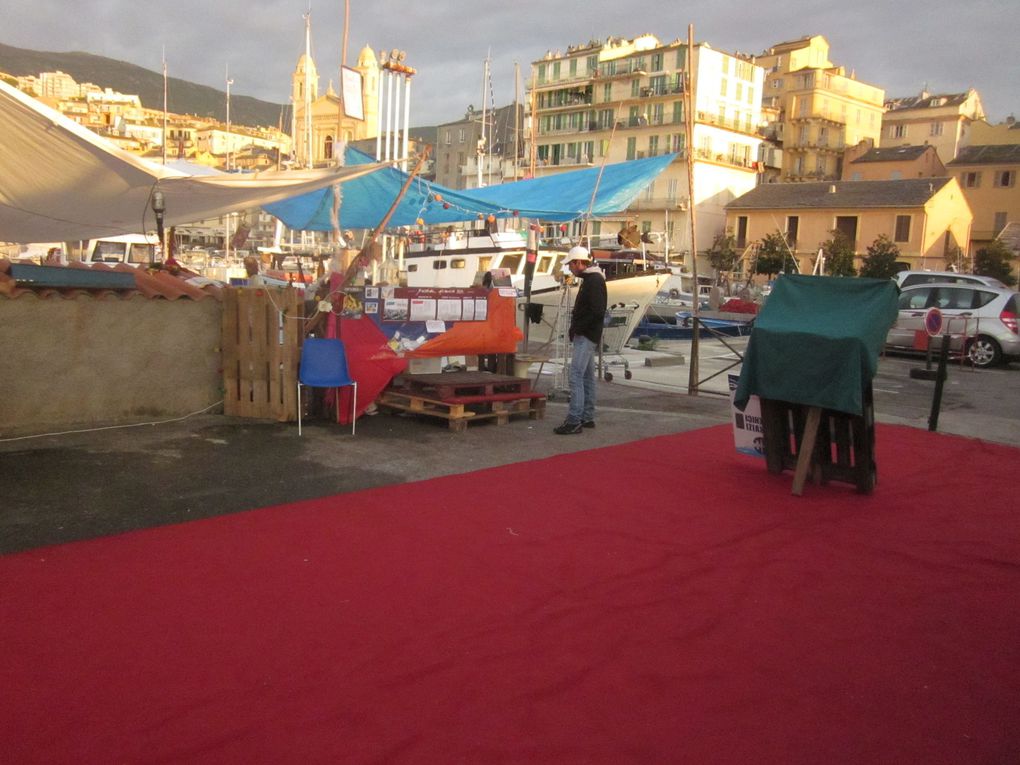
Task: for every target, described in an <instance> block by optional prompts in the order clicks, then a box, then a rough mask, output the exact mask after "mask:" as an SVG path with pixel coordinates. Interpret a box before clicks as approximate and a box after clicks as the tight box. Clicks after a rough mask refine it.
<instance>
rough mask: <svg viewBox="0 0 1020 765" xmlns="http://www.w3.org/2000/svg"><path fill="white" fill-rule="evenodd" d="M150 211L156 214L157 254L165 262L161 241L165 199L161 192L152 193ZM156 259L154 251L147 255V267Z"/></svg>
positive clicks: (163, 244)
mask: <svg viewBox="0 0 1020 765" xmlns="http://www.w3.org/2000/svg"><path fill="white" fill-rule="evenodd" d="M152 211H153V212H154V213H156V234H157V235H158V236H159V252H160V256H161V257H162V258H163V260H166V242H164V241H163V215H164V214H165V213H166V199H165V198H164V197H163V192H162V191H160V190H159V189H156V190H155V191H153V192H152ZM155 259H156V253H155V250H153V251H152V252H150V254H149V265H150V266H151V265H153V263H154V262H155Z"/></svg>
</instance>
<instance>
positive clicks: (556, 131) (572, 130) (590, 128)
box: [538, 121, 611, 136]
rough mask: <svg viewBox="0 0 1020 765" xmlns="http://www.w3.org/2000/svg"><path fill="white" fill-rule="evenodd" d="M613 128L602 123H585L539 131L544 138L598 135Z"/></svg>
mask: <svg viewBox="0 0 1020 765" xmlns="http://www.w3.org/2000/svg"><path fill="white" fill-rule="evenodd" d="M610 129H611V126H606V125H603V124H602V123H601V122H598V121H592V122H585V123H584V124H583V125H578V126H577V127H564V128H548V129H546V130H539V131H538V134H539V135H542V136H546V135H574V134H576V133H597V132H599V131H600V130H610Z"/></svg>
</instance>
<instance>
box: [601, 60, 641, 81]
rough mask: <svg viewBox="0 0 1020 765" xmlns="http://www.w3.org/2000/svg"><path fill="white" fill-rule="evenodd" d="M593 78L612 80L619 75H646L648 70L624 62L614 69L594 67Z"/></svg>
mask: <svg viewBox="0 0 1020 765" xmlns="http://www.w3.org/2000/svg"><path fill="white" fill-rule="evenodd" d="M592 76H593V79H596V80H614V79H618V78H620V77H647V76H648V72H647V70H645V69H642V68H641V67H638V66H635V65H633V64H629V63H628V64H625V65H623V66H617V67H616V68H615V71H612V72H610V71H608V70H607V69H606V68H604V67H603V68H600V69H596V70H595V71H594V72H593V73H592Z"/></svg>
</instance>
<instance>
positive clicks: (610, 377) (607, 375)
mask: <svg viewBox="0 0 1020 765" xmlns="http://www.w3.org/2000/svg"><path fill="white" fill-rule="evenodd" d="M603 377H605V378H606V382H612V381H613V373H612V372H606V373H605V374H604V375H603Z"/></svg>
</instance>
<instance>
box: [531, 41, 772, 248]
mask: <svg viewBox="0 0 1020 765" xmlns="http://www.w3.org/2000/svg"><path fill="white" fill-rule="evenodd" d="M691 58H692V67H691V68H692V72H691V73H688V72H687V71H686V70H687V45H686V43H684V42H681V41H679V40H675V41H673V42H670V43H665V44H664V43H662V42H660V41H659V40H658V39H657V38H656V37H655V36H653V35H643V36H641V37H637V38H635V39H633V40H629V39H621V38H609V39H607V40H605V41H591V42H588V43H584V44H581V45H575V46H570V47H568V48H567V49H566V52H565V53H561V52H555V53H554V52H549V53H547V54H546V55H545V57H543V58H542V59H540V60H538V61H535V62H532V65H531V71H532V78H531V84H530V88H529V91H530V99H529V100H530V104H531V119H530V124H531V147H530V148H531V152H530V159H531V161H532V163H533V166H534V173H535V175H536V176H543V175H548V174H551V173H556V172H561V171H564V170H574V169H577V168H579V167H587V166H599V165H601V164H603V163H615V162H622V161H625V160H629V159H640V158H643V157H654V156H659V155H663V154H668V153H676V154H677V155H678V156H677V158H676V161H674V162H673V163H672V164H671V165H670V167H669V168H667V169H666V170H665V171H664V172H663V173H662V174H661V175H660V176H659V177H658V178H657V179H656V180H655V181H654V182H653V183H652V184H651V185H650V186H649V187H648V189H647V190H646V191H645V193H644V194H643V195H642V196H641V197H640V198H639V199H638V200H637V201H635V203H634V204H633V205H632V206H631V207H630V208H629V209H628V210H627V211H626V213H625V214H623V215H621V216H620V220H616V221H607V222H595V223H594V225H593V227H592V228H593V229H594V231H593V233H594V234H595V235H596V236H598V235H601V236H603V237H605V238H606V239H607V240H608V241H611V242H613V243H615V241H616V234H617V232H618V230H619V229H620V224H621V223H622V222H623V220H633V221H634V222H636V223H637V224H638V226H639V229H641V230H642V231H647V232H652V233H656V234H659V235H660V236H659V237H657V238H659V239H660V245H659V246H660V247H661V248H663V249H664V250H665V251H666V252H667V254H670V255H678V256H683V257H684V258H689V256H690V250H691V242H690V225H689V221H690V219H689V210H690V206H691V204H692V203H693V205H694V206H695V208H696V210H697V216H698V217H697V230H698V242H697V250H698V251H702V250H704V249H707V248H708V247H709V246H711V243H712V240H713V238H714V237H715V235H716V234H718V233H721V231H722V229H723V226H724V224H725V217H726V213H725V204H726V203H727V202H728V201H730V200H732V199H735V198H736V197H738V196H740V195H741V194H743V193H745V192H746V191H748V190H750V189H751V188H753V187H754V185H755V184H756V182H757V180H758V161H757V160H758V157H759V147H760V145H761V136H760V135H759V133H758V128H759V126H760V124H761V95H762V85H763V80H764V71H763V70H762V69H761V67H758V66H755V65H754V64H753V63H752V62H751V60H750V59H749V58H748V57H744V56H739V55H734V54H730V53H725V52H723V51H718V50H715V49H713V48H712V47H711V46H709V45H708V44H706V43H698V44H696V45H695V46H694V49H693V51H692V56H691ZM689 83H693V84H694V89H693V90H694V94H693V95H694V100H693V103H694V108H693V118H694V128H693V131H694V132H693V136H692V137H689V136H688V135H687V128H686V124H685V123H686V112H685V110H686V108H687V103H688V102H689V98H690V95H689V94H688V93H686V92H685V89H686V88H687V87H688V84H689ZM692 154H693V156H694V159H695V164H694V195H693V200H692V199H691V193H690V189H689V186H688V179H687V157H688V156H690V155H692ZM574 233H577V232H576V231H575V232H574Z"/></svg>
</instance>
